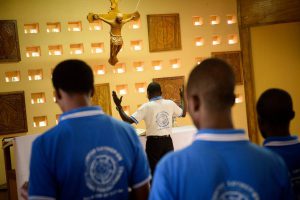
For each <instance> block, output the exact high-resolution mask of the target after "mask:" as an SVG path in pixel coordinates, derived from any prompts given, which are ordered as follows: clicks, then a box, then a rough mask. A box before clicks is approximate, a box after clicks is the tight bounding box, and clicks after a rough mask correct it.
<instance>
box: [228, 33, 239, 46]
mask: <svg viewBox="0 0 300 200" xmlns="http://www.w3.org/2000/svg"><path fill="white" fill-rule="evenodd" d="M237 40H238V39H237V35H236V34H231V35H228V44H236V43H237Z"/></svg>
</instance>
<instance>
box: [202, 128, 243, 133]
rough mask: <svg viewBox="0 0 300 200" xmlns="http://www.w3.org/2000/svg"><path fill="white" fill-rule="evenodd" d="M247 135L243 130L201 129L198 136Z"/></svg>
mask: <svg viewBox="0 0 300 200" xmlns="http://www.w3.org/2000/svg"><path fill="white" fill-rule="evenodd" d="M203 133H205V134H245V131H244V130H243V129H199V130H198V132H197V134H203Z"/></svg>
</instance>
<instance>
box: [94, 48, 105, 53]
mask: <svg viewBox="0 0 300 200" xmlns="http://www.w3.org/2000/svg"><path fill="white" fill-rule="evenodd" d="M95 52H96V53H102V52H103V49H102V48H96V51H95Z"/></svg>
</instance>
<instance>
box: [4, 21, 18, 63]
mask: <svg viewBox="0 0 300 200" xmlns="http://www.w3.org/2000/svg"><path fill="white" fill-rule="evenodd" d="M20 60H21V57H20V49H19V38H18V28H17V21H15V20H0V62H16V61H20Z"/></svg>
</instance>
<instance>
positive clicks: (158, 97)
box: [149, 96, 162, 101]
mask: <svg viewBox="0 0 300 200" xmlns="http://www.w3.org/2000/svg"><path fill="white" fill-rule="evenodd" d="M160 99H162V96H156V97H153V98H151V99H150V100H149V101H156V100H160Z"/></svg>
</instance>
